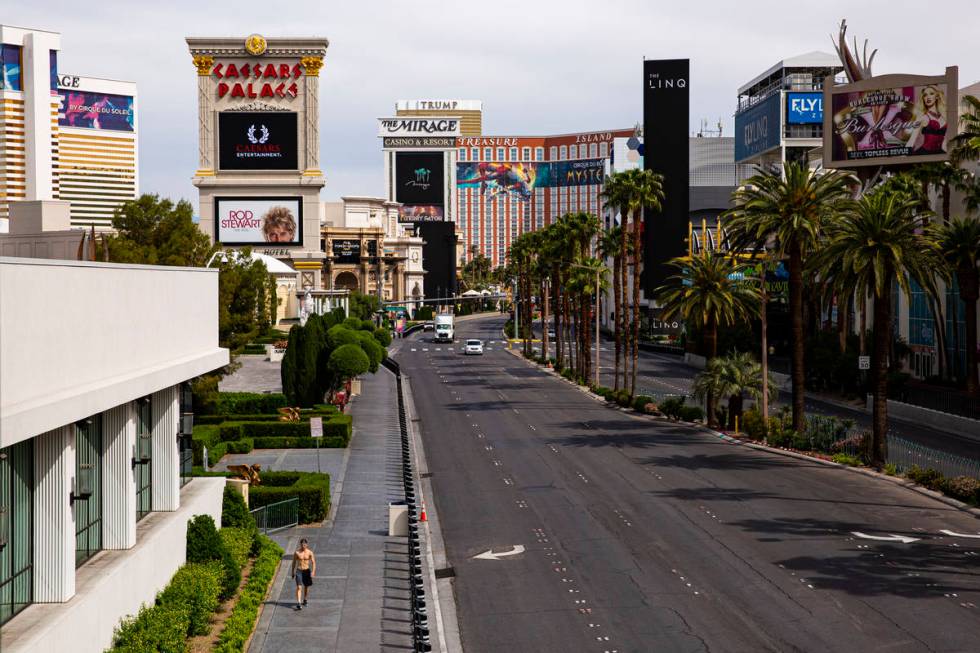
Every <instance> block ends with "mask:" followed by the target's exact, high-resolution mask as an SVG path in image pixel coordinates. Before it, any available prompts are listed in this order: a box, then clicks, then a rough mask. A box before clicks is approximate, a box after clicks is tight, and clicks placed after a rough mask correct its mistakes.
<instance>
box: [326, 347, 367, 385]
mask: <svg viewBox="0 0 980 653" xmlns="http://www.w3.org/2000/svg"><path fill="white" fill-rule="evenodd" d="M370 366H371V361H370V359H368V355H367V354H366V353H364V350H363V349H361V347H360V346H359V345H341V346H340V347H338V348H337V349H335V350H334V351H333V353H331V354H330V369H331V370H332V371H333V372H334V374H336V375H337V378H338V379H340V380H342V381H346V380H347V379H353V378H354V377H356V376H360V375H361V374H364V373H365V372H367V371H368V369H369V368H370Z"/></svg>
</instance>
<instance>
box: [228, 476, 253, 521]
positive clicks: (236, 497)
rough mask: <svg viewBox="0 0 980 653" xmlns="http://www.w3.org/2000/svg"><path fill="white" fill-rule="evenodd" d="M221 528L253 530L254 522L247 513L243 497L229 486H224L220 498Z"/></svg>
mask: <svg viewBox="0 0 980 653" xmlns="http://www.w3.org/2000/svg"><path fill="white" fill-rule="evenodd" d="M221 526H222V527H225V528H240V529H245V530H254V529H255V520H254V519H252V515H251V514H250V513H249V512H248V506H246V505H245V497H243V496H242V493H241V492H239V491H238V490H237V489H235V488H234V487H232V486H231V485H226V486H225V490H224V494H223V495H222V496H221Z"/></svg>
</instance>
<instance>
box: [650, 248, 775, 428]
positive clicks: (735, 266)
mask: <svg viewBox="0 0 980 653" xmlns="http://www.w3.org/2000/svg"><path fill="white" fill-rule="evenodd" d="M668 265H670V266H671V267H674V268H676V269H677V270H678V273H677V274H675V275H672V276H670V277H669V278H668V279H667V283H666V284H665V285H663V286H661V287H660V288H658V289H657V291H656V297H657V302H658V303H659V304H660V305H661V306H663V307H664V311H663V319H664V320H669V319H671V318H672V317H674V316H676V315H680V316H682V317H683V318H684V320H685V321H686V322H687V323H688V324H691V325H692V326H695V327H698V328H700V329H701V330H702V334H703V337H704V351H705V356H706V357H707V358H708V359H709V360H710V359H713V358H715V357H716V356H717V355H718V327H719V326H721V325H729V324H734V323H735V322H736V321H738V320H744V319H745V318H746V317H748V316H752V315H754V314H755V313H756V312H757V310H758V307H759V290H758V288H756V287H755V286H754V284H752V283H751V282H749V281H746V280H745V279H744V271H745V265H743V264H742V263H739V262H737V261H736V260H735V259H732V258H729V257H728V256H725V255H723V254H720V253H717V252H713V251H705V253H704V254H703V255H700V256H694V257H691V258H686V257H684V258H677V259H674V260H672V261H671V262H670V263H669V264H668ZM712 401H713V396H711V397H709V401H708V405H709V407H710V406H712V405H713V404H712ZM708 418H709V420H711V419H713V414H712V413H711V411H710V408H709V414H708ZM709 423H710V422H709Z"/></svg>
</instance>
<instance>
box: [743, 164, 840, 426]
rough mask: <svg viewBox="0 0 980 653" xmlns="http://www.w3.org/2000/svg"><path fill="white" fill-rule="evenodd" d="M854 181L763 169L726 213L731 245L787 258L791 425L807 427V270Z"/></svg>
mask: <svg viewBox="0 0 980 653" xmlns="http://www.w3.org/2000/svg"><path fill="white" fill-rule="evenodd" d="M854 182H856V179H855V178H854V177H853V176H852V175H851V174H850V173H845V172H841V171H832V172H824V171H817V170H811V169H809V168H807V167H806V166H805V165H801V164H796V163H787V164H786V165H785V166H784V167H783V171H782V174H780V172H779V171H778V170H761V169H760V170H759V172H758V174H756V175H755V176H754V177H752V178H751V179H749V180H748V181H746V185H745V186H743V187H741V188H739V189H738V190H737V191H735V193H734V194H733V195H732V200H733V202H734V205H735V208H734V209H732V211H730V212H729V213H728V216H729V220H728V234H729V238H730V239H731V244H732V248H733V249H736V250H738V249H751V250H757V249H761V248H762V247H766V248H767V249H769V250H770V252H771V254H772V256H773V257H774V259H777V260H778V259H788V263H789V266H788V267H789V312H790V323H791V336H792V341H793V356H792V361H793V364H792V381H793V429H794V430H796V431H798V432H802V431H803V427H804V399H805V394H804V393H805V387H804V384H805V379H806V375H805V370H804V351H805V347H804V345H805V342H804V330H803V268H804V265H805V263H806V260H807V257H808V256H809V255H810V254H811V253H812V252H813V251H814V250H815V249H816V247H817V245H818V241H819V237H820V231H821V228H822V226H823V224H824V223H825V222H828V221H829V218H831V217H832V216H834V215H835V213H836V211H837V209H838V207H839V205H840V204H841V203H842V202H844V201H846V200H847V199H848V198H849V195H850V191H849V190H848V185H849V184H851V183H854Z"/></svg>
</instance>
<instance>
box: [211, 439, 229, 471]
mask: <svg viewBox="0 0 980 653" xmlns="http://www.w3.org/2000/svg"><path fill="white" fill-rule="evenodd" d="M226 453H228V443H227V442H219V443H218V444H216V445H214V446H213V447H208V462H209V463H210V464H211V467H214V466H215V465H217V464H218V462H220V461H221V459H222V458H224V457H225V454H226Z"/></svg>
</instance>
